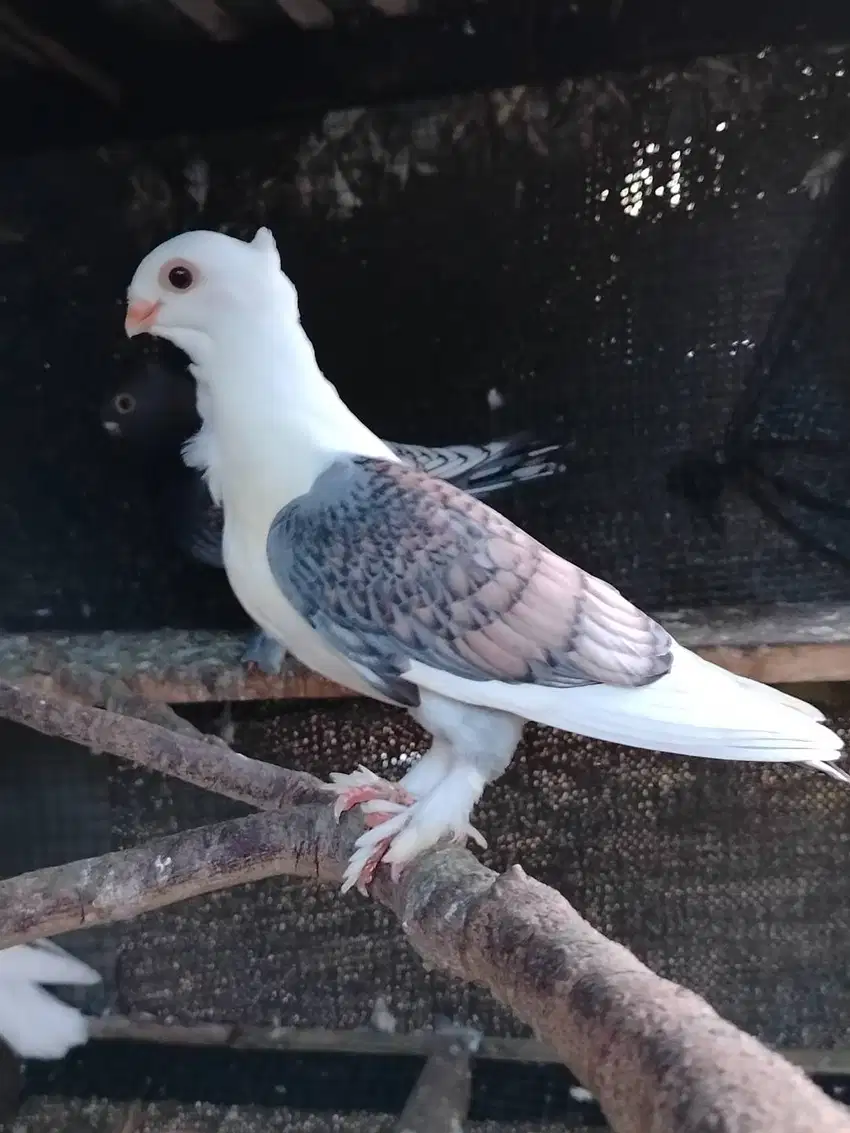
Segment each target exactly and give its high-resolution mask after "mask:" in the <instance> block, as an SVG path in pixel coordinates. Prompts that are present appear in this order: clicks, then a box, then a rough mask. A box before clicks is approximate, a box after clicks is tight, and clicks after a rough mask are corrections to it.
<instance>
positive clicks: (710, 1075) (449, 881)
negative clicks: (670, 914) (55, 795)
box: [0, 681, 850, 1133]
mask: <svg viewBox="0 0 850 1133" xmlns="http://www.w3.org/2000/svg"><path fill="white" fill-rule="evenodd" d="M0 715H3V716H6V717H8V718H9V719H13V720H16V721H18V722H21V723H26V724H29V725H30V726H32V727H34V728H36V729H37V730H40V731H42V732H45V733H47V734H51V735H64V736H66V737H67V738H70V739H73V740H76V741H77V742H80V743H83V744H96V745H97V746H98V747H99V748H102V749H103V750H106V751H110V752H112V753H113V754H115V755H119V756H124V757H126V758H130V759H132V760H133V761H134V762H136V763H138V764H141V765H145V766H148V767H155V768H156V769H158V770H161V771H165V772H167V773H170V774H174V775H176V776H177V777H179V778H185V779H187V780H188V781H189V782H193V783H196V784H198V785H203V786H208V787H210V788H212V789H217V790H220V791H222V793H227V794H229V795H230V797H235V798H240V799H242V800H243V801H249V802H254V804H255V805H260V806H262V807H265V808H266V809H269V810H273V811H275V813H274V814H263V815H256V816H251V817H249V818H247V819H241V820H236V821H234V822H227V823H221V824H219V825H217V826H213V827H207V828H203V829H201V830H196V831H192V832H189V833H188V834H182V835H175V836H171V837H168V838H164V839H160V840H157V841H156V842H154V843H151V844H149V845H148V846H145V847H141V848H138V849H135V850H131V851H126V852H124V853H120V854H111V855H107V856H106V857H105V858H101V859H91V860H88V861H84V862H77V863H74V864H72V865H69V866H63V867H58V868H54V869H50V870H44V871H39V872H36V873H31V874H28V875H24V876H23V877H20V878H15V879H12V880H11V881H8V882H5V883H4V884H3V885H2V887H0V910H3V913H2V915H0V942H2V943H6V944H8V943H11V942H12V941H14V940H22V939H32V938H33V937H35V936H37V935H45V934H51V933H55V932H59V931H61V930H64V929H67V928H70V927H79V926H80V925H83V924H95V923H104V922H106V921H109V920H115V919H126V918H128V917H131V916H133V915H135V914H136V913H137V912H141V911H144V910H145V909H150V908H157V907H160V906H162V905H166V904H169V903H172V902H174V901H178V900H182V899H184V898H186V897H188V896H190V895H192V894H195V893H199V892H205V891H209V890H211V889H217V888H222V887H224V886H226V885H228V884H235V883H238V882H241V881H247V880H254V879H256V878H258V877H265V876H271V875H273V874H283V873H290V874H295V875H296V876H299V877H310V878H313V879H320V880H328V881H336V880H338V878H339V874H340V865H341V863H342V861H344V859H345V857H346V856H347V854H348V852H349V850H350V847H351V843H352V840H353V838H354V837H355V836H356V832H357V829H358V823H357V821H356V820H353V819H352V820H348V821H346V822H344V823H343V824H341V825H340V826H339V827H337V826H336V825H335V824H334V822H333V818H332V815H331V811H330V807H329V806H328V805H327V804H324V805H322V804H321V803H320V802H319V801H318V800H319V799H320V798H321V784H320V783H319V782H318V780H316V779H314V778H313V777H312V776H309V775H305V774H303V773H297V772H289V771H280V770H278V769H276V768H272V767H269V766H268V765H266V764H262V763H259V762H258V761H255V760H248V759H245V758H244V757H242V756H239V755H237V754H236V753H234V752H230V751H229V750H228V749H226V748H225V747H224V745H223V744H221V743H217V744H210V743H206V742H204V741H200V740H198V739H196V738H195V737H194V736H193V735H187V734H179V735H178V734H176V733H174V732H170V731H168V730H167V729H165V728H162V727H161V726H159V725H158V724H153V723H150V722H149V721H148V720H146V719H140V718H138V717H134V718H132V719H131V718H122V717H119V716H117V715H116V714H115V713H111V712H106V711H102V710H99V709H95V708H90V707H84V706H81V705H79V704H77V703H74V702H72V701H69V700H67V699H66V698H64V697H49V696H46V695H40V694H38V693H34V692H32V691H30V690H28V689H24V688H21V687H17V686H15V685H13V684H11V683H9V682H8V681H2V682H0ZM205 763H206V764H207V768H205V767H204V764H205ZM209 767H212V768H213V769H214V771H213V773H210V771H209V769H208V768H209ZM254 777H256V782H255V780H254ZM252 784H253V785H252ZM257 784H259V785H257ZM296 800H300V801H301V805H300V806H296V805H295V801H296ZM373 892H374V895H375V896H376V897H377V898H378V899H379V900H381V901H382V902H383V903H384V904H385V905H386V906H388V907H389V908H390V909H392V910H393V911H394V912H395V913H396V915H397V916H398V918H399V920H400V922H401V924H402V926H403V928H404V931H405V933H406V934H407V937H408V939H409V940H410V942H411V944H412V945H413V947H414V948H415V949H416V950H417V951H418V952H419V953H420V955H421V956H422V957H423V959H424V960H425V962H426V963H428V964H432V965H435V966H440V967H442V968H443V969H445V970H447V971H449V972H450V973H452V974H453V975H456V976H458V977H459V978H462V979H466V980H470V981H476V982H479V983H482V984H484V985H485V986H487V987H488V988H489V989H490V991H491V992H492V993H493V994H494V995H495V996H497V997H498V998H499V999H501V1000H502V1001H503V1002H504V1003H506V1004H507V1005H508V1006H510V1007H511V1008H512V1009H513V1010H514V1011H516V1013H517V1014H518V1015H519V1016H520V1017H521V1018H522V1019H524V1020H525V1021H526V1022H527V1023H528V1024H530V1025H531V1026H532V1027H533V1028H534V1030H535V1031H536V1033H537V1034H538V1036H539V1037H540V1038H542V1039H543V1040H544V1041H545V1042H547V1043H549V1044H550V1045H551V1047H552V1048H553V1050H554V1051H555V1052H556V1053H557V1054H558V1055H559V1056H560V1057H561V1058H562V1059H563V1060H564V1062H565V1063H566V1064H567V1065H568V1066H569V1068H570V1069H571V1070H572V1071H573V1072H574V1073H575V1074H576V1075H577V1076H578V1077H579V1078H580V1079H581V1080H582V1081H583V1082H584V1083H585V1084H586V1085H587V1087H588V1088H589V1089H590V1090H592V1092H593V1093H594V1094H595V1096H596V1097H597V1098H598V1099H599V1102H600V1105H601V1107H602V1109H603V1111H604V1112H605V1114H606V1116H607V1118H608V1119H609V1121H610V1122H611V1124H612V1126H613V1127H614V1128H615V1129H617V1130H619V1131H620V1133H682V1131H693V1133H696V1131H698V1130H699V1131H702V1130H706V1129H712V1130H722V1131H728V1133H762V1131H763V1133H839V1131H850V1116H848V1113H847V1111H846V1110H845V1109H844V1108H843V1107H841V1106H839V1105H837V1104H836V1103H834V1102H832V1101H830V1100H829V1099H828V1098H827V1097H826V1096H825V1095H824V1094H823V1093H822V1092H821V1091H820V1090H819V1089H818V1088H817V1087H816V1086H815V1085H813V1084H812V1083H811V1082H810V1081H809V1080H808V1079H807V1078H806V1077H805V1075H804V1074H803V1073H802V1072H801V1071H799V1070H798V1069H797V1068H795V1067H793V1066H792V1065H791V1064H790V1063H788V1062H786V1060H784V1059H783V1058H781V1057H780V1056H779V1055H775V1054H772V1053H771V1052H769V1051H768V1050H767V1049H766V1048H765V1047H763V1046H762V1045H761V1044H760V1043H758V1042H757V1041H756V1040H755V1039H753V1038H751V1037H750V1036H748V1035H746V1034H744V1033H743V1032H741V1031H739V1030H737V1029H736V1028H735V1027H733V1026H732V1025H731V1024H729V1023H726V1022H725V1021H724V1020H722V1019H721V1018H720V1017H719V1016H718V1015H717V1014H716V1012H714V1011H713V1010H712V1009H711V1008H710V1007H709V1006H708V1004H706V1003H705V1002H704V1001H703V1000H702V999H700V998H699V997H698V996H696V995H694V994H692V993H691V992H688V991H686V990H684V989H683V988H681V987H678V986H677V985H675V984H672V983H670V982H669V981H666V980H663V979H661V978H660V977H658V976H656V975H654V974H653V973H652V972H651V971H650V970H649V969H648V968H646V967H645V966H644V965H643V964H641V963H640V962H639V961H638V960H637V959H636V958H635V957H634V956H633V955H631V953H629V952H628V951H626V949H624V948H622V947H621V946H620V945H618V944H615V943H613V942H612V941H609V940H607V939H606V938H605V937H603V936H602V935H601V934H600V933H598V932H596V930H595V929H593V928H592V927H591V926H590V925H589V924H588V923H587V922H586V921H584V920H583V919H582V918H581V917H580V916H579V915H578V914H577V913H576V912H575V910H574V909H573V908H572V907H571V906H570V905H569V904H568V903H567V902H566V901H565V900H564V898H563V897H562V896H561V895H560V894H559V893H557V892H556V891H555V890H553V889H550V888H548V887H547V886H544V885H541V884H540V883H539V882H536V881H533V880H532V879H530V878H528V877H527V876H526V875H525V873H524V872H523V871H522V870H521V869H520V868H519V867H518V866H514V867H513V868H512V869H510V870H509V871H508V872H507V873H506V874H504V875H502V876H499V875H497V874H495V873H494V872H493V871H492V870H488V869H486V868H484V867H483V866H482V865H480V863H478V862H477V861H476V860H475V859H474V858H473V857H472V855H471V854H469V853H468V852H466V851H464V850H458V849H442V850H435V851H433V852H431V853H429V854H427V855H425V856H424V857H422V858H421V859H419V860H418V861H416V862H414V863H413V864H412V865H411V866H410V867H409V868H408V870H407V871H406V872H405V873H404V874H403V875H402V878H401V880H400V881H399V882H398V883H396V884H393V883H391V882H390V880H389V877H388V875H387V873H385V872H384V871H381V872H380V873H379V875H378V878H377V880H376V883H375V885H374V888H373Z"/></svg>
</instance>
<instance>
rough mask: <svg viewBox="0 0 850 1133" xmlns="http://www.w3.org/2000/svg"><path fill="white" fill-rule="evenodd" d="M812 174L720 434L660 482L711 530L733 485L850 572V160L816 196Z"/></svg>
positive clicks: (719, 523)
mask: <svg viewBox="0 0 850 1133" xmlns="http://www.w3.org/2000/svg"><path fill="white" fill-rule="evenodd" d="M835 152H836V153H839V151H835ZM839 158H843V151H842V152H841V153H839ZM836 160H838V159H836ZM814 168H815V171H817V168H818V167H817V166H816V167H814ZM811 176H812V174H811V172H810V174H809V175H807V178H806V180H805V181H804V183H803V188H805V189H807V190H808V191H809V195H810V196H812V197H818V198H819V201H818V205H817V210H818V211H817V214H816V216H815V219H814V222H813V224H812V228H811V230H810V232H809V234H808V236H807V238H806V241H805V243H804V245H803V248H802V250H801V252H800V254H799V256H798V257H797V259H796V261H795V263H794V266H793V267H792V269H791V272H790V273H789V276H788V279H787V280H786V285H785V291H784V295H783V297H782V300H781V302H780V304H779V306H778V308H777V309H776V311H775V312H774V315H773V317H772V319H771V322H770V324H769V327H768V330H767V333H766V334H765V337H764V340H763V341H762V342H761V344H760V345H759V347H758V349H757V350H756V352H755V356H754V358H753V364H752V367H751V369H750V372H749V374H748V375H747V378H746V380H745V382H744V388H743V390H742V393H741V396H740V398H739V399H738V401H737V403H736V404H735V406H734V407H733V410H732V414H731V416H730V418H729V421H728V424H727V426H726V429H725V431H724V435H723V437H722V439H721V441H720V443H719V444H718V445H717V446H716V447H715V448H714V449H713V450H712V451H709V452H702V453H700V452H689V453H686V454H685V455H684V456H683V457H682V458H681V459H680V460H679V461H677V463H676V464H675V465H674V466H673V467H672V468H670V469H669V471H668V474H667V487H668V490H669V491H670V492H672V493H673V494H675V495H678V496H679V497H681V498H683V499H684V500H686V501H687V503H688V504H689V505H690V508H691V510H692V512H693V514H694V517H695V518H696V519H697V520H699V521H702V522H704V523H706V524H708V526H710V527H711V529H712V530H714V531H715V532H716V533H718V534H722V533H723V531H724V526H725V521H724V515H723V509H722V502H723V496H724V494H725V493H726V492H727V491H728V490H730V489H731V490H734V491H737V492H740V493H742V494H744V495H746V496H748V497H749V498H750V499H751V500H752V501H753V502H754V503H755V504H756V506H757V507H758V508H759V509H760V510H761V511H762V513H763V514H764V515H765V516H766V517H767V518H768V520H770V521H771V522H773V523H774V524H776V525H777V526H778V527H780V528H781V529H782V530H784V531H785V532H786V533H787V534H789V535H790V536H791V537H792V538H793V539H794V540H795V541H796V542H797V543H798V544H799V545H800V546H803V547H805V548H807V549H809V550H813V551H816V552H820V553H821V554H824V555H826V556H827V557H829V558H832V559H834V560H837V561H839V562H840V563H842V564H843V565H844V566H848V567H850V162H848V161H846V160H841V163H840V165H838V166H837V168H836V162H835V161H833V162H832V164H831V165H830V167H829V178H828V179H827V180H824V179H823V178H822V177H821V178H819V179H818V182H817V185H818V192H817V193H815V192H813V191H812V187H811V184H810V182H811Z"/></svg>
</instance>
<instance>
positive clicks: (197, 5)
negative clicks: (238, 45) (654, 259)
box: [169, 0, 239, 43]
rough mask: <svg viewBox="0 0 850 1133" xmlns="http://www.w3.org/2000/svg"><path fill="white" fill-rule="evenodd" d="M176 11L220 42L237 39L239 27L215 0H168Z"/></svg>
mask: <svg viewBox="0 0 850 1133" xmlns="http://www.w3.org/2000/svg"><path fill="white" fill-rule="evenodd" d="M169 2H170V3H171V5H172V6H173V7H175V8H176V9H177V11H178V12H180V13H182V15H184V16H186V18H187V19H190V20H191V21H192V23H193V24H196V25H197V26H198V27H199V28H201V29H202V30H203V31H205V32H206V33H207V35H208V36H209V37H210V39H215V40H217V41H219V42H220V43H226V42H227V41H228V40H233V39H237V38H238V36H239V28H238V27H237V25H236V23H235V21H234V20H233V19H231V17H230V16H229V15H228V14H227V12H225V11H224V9H223V8H219V6H218V4H216V2H215V0H169Z"/></svg>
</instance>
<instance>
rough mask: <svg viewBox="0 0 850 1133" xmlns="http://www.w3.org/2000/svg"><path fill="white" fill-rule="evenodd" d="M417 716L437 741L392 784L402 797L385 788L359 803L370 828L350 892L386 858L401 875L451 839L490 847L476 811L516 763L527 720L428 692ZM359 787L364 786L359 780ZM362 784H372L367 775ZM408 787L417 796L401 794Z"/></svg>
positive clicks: (354, 860)
mask: <svg viewBox="0 0 850 1133" xmlns="http://www.w3.org/2000/svg"><path fill="white" fill-rule="evenodd" d="M411 716H413V717H414V719H416V720H417V721H418V722H419V723H420V724H421V725H422V727H423V728H426V729H427V730H428V731H429V732H431V734H432V735H433V736H434V744H433V746H432V747H431V748H430V749H429V751H427V752H426V753H425V755H423V757H422V759H421V760H420V761H419V763H417V764H416V766H415V767H413V768H411V770H410V771H409V772H408V774H407V775H406V776H405V777H404V778H403V779H402V781H401V783H400V784H399V785H398V786H397V787H393V785H392V784H386V787H388V788H390V790H391V791H392V792H394V795H395V797H391V796H390V794H389V793H388V792H387V791H386V790H384V791H381V793H380V795H379V794H377V793H376V794H374V795H373V796H372V797H371V798H368V799H365V800H361V799H359V798H358V799H357V800H356V801H355V802H354V803H352V805H357V804H358V803H359V804H360V805H361V807H362V810H363V814H364V816H365V817H366V822H367V824H368V825H369V827H370V829H368V830H367V831H365V833H363V834H361V836H360V837H359V838H358V839H357V843H356V847H355V851H354V853H353V854H352V857H351V860H350V861H349V863H348V867H347V869H346V871H345V879H344V882H343V892H346V891H347V890H348V889H351V888H352V887H353V886H354V885H357V887H358V889H360V890H361V891H362V892H365V890H366V888H367V887H368V885H369V882H370V881H371V879H372V877H373V876H374V873H375V870H376V868H377V866H378V865H379V863H380V862H381V861H384V862H387V863H388V864H390V865H391V866H392V873H393V876H394V877H397V876H398V874H399V873H400V871H401V870H402V869H403V868H404V866H405V865H406V864H407V863H408V862H410V861H411V860H412V859H413V858H415V857H418V856H419V854H421V853H423V852H424V851H425V850H427V849H429V848H430V847H431V846H433V845H435V844H436V843H437V842H439V841H441V840H442V839H443V838H446V837H448V838H450V839H451V840H452V841H465V840H466V839H467V838H472V839H473V840H474V841H476V842H477V843H478V844H479V845H481V846H486V842H485V840H484V838H483V837H482V836H481V834H480V833H479V832H478V831H477V830H476V829H475V828H474V827H473V826H471V825H470V822H469V816H470V814H471V812H472V808H473V807H474V806H475V804H476V802H477V801H478V799H479V798H480V797H481V793H482V791H483V790H484V787H485V786H486V785H487V783H489V782H491V781H492V780H493V779H495V778H497V777H498V776H499V775H501V774H502V772H503V771H504V770H505V768H506V767H507V766H508V764H509V763H510V761H511V757H512V756H513V753H514V751H515V750H516V747H517V744H518V743H519V740H520V737H521V735H522V729H523V726H524V721H523V720H521V719H519V718H518V717H516V716H512V715H509V714H507V713H505V712H497V711H494V710H492V709H486V708H477V707H475V706H472V705H468V704H461V703H460V702H459V701H456V700H449V699H448V698H446V697H442V696H438V695H436V694H434V693H430V692H425V691H423V693H422V702H421V704H420V706H419V708H418V709H415V710H414V711H411ZM361 773H362V769H361ZM367 774H371V773H367ZM340 778H341V777H340V776H335V779H337V780H339V779H340ZM349 778H350V777H349ZM374 780H375V783H374V784H370V785H371V786H372V787H373V788H377V785H378V784H384V783H385V781H384V780H380V779H379V778H378V776H374ZM351 786H352V788H355V789H356V787H357V784H352V785H351ZM362 787H364V788H366V787H367V784H366V782H365V781H362ZM402 792H405V793H407V794H408V796H409V801H407V802H405V801H404V799H403V798H400V797H398V796H399V795H401V793H402ZM411 796H412V797H411ZM337 805H339V804H337Z"/></svg>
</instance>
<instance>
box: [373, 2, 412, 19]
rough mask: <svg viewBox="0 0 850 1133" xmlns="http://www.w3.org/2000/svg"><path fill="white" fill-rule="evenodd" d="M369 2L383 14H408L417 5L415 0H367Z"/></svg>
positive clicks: (410, 13)
mask: <svg viewBox="0 0 850 1133" xmlns="http://www.w3.org/2000/svg"><path fill="white" fill-rule="evenodd" d="M369 3H370V4H371V5H372V7H373V8H378V9H379V10H380V11H382V12H383V13H384V15H385V16H410V15H412V14H413V13H414V12H415V11H416V9H417V8H418V6H419V5H418V3H417V0H369Z"/></svg>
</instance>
